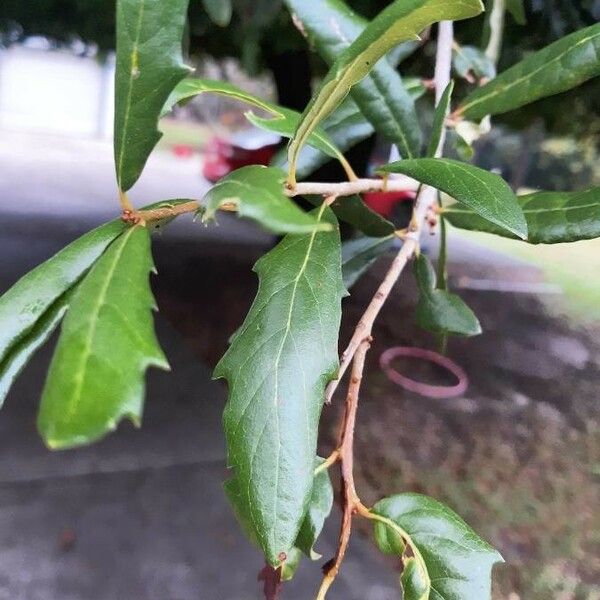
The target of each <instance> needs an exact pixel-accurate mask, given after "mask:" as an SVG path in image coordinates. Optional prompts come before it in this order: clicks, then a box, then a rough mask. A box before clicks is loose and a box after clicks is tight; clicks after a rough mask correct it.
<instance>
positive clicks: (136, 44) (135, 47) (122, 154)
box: [118, 0, 146, 188]
mask: <svg viewBox="0 0 600 600" xmlns="http://www.w3.org/2000/svg"><path fill="white" fill-rule="evenodd" d="M139 3H140V8H139V12H138V18H137V23H136V30H135V34H134V39H133V40H132V41H133V48H132V50H131V55H130V58H131V66H130V68H129V77H128V79H127V85H128V90H127V101H126V103H125V114H124V115H123V132H122V134H121V147H120V148H119V173H118V176H119V188H120V187H121V182H122V179H123V161H124V159H125V146H126V143H125V140H126V137H127V129H128V127H129V116H130V113H131V105H132V102H131V98H132V95H133V74H132V72H131V71H132V69H133V67H134V58H133V57H136V59H137V57H138V48H139V44H140V35H141V33H142V20H143V18H144V9H145V7H146V0H139ZM137 60H139V59H137ZM138 68H139V66H138Z"/></svg>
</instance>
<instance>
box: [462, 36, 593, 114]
mask: <svg viewBox="0 0 600 600" xmlns="http://www.w3.org/2000/svg"><path fill="white" fill-rule="evenodd" d="M597 37H600V33H597V34H595V35H591V36H590V37H586V38H584V39H582V40H580V41H579V42H577V43H576V44H575V45H574V46H571V47H569V48H568V49H567V50H565V51H564V52H561V53H560V54H559V55H557V56H555V57H554V58H553V59H552V60H550V61H549V62H545V63H543V64H542V66H540V67H538V68H537V69H535V70H534V71H531V72H530V73H528V74H527V75H523V76H521V77H519V78H517V79H515V80H513V81H512V82H510V83H508V84H507V85H506V86H504V87H502V88H500V89H497V90H495V91H494V90H492V91H491V92H490V93H489V94H486V95H483V96H481V97H480V98H477V99H475V100H473V101H472V102H470V103H468V104H465V105H464V106H462V107H461V109H460V112H461V113H465V112H467V111H468V110H470V109H472V108H473V107H474V106H477V105H478V104H481V103H482V102H486V101H487V100H489V99H490V98H493V97H494V96H498V95H499V94H503V93H505V92H506V91H508V90H510V89H512V88H513V87H514V86H515V85H518V84H520V83H523V82H524V81H527V80H529V79H532V78H533V77H534V76H535V75H537V74H538V73H539V72H540V71H544V70H545V69H546V68H547V67H549V66H550V65H552V64H553V63H555V62H558V61H560V60H562V59H563V58H564V57H565V56H566V55H567V54H569V53H570V52H572V51H574V50H576V49H577V48H578V47H579V46H580V45H581V44H585V43H587V42H589V41H592V40H594V39H595V38H597ZM516 66H517V65H515V67H516ZM513 68H514V67H513Z"/></svg>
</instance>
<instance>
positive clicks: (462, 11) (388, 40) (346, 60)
mask: <svg viewBox="0 0 600 600" xmlns="http://www.w3.org/2000/svg"><path fill="white" fill-rule="evenodd" d="M482 10H483V5H482V4H481V1H480V0H396V1H395V2H394V3H392V4H391V5H390V6H388V7H387V8H386V9H384V10H383V11H382V12H381V13H380V14H379V15H378V16H377V17H376V18H375V19H374V20H373V21H371V23H370V24H369V25H368V26H367V27H366V29H364V31H363V32H362V33H361V34H360V35H359V36H358V37H357V38H356V39H355V40H354V42H353V43H352V44H351V45H350V46H349V47H348V48H347V49H346V50H345V51H344V52H343V53H342V54H341V55H340V56H339V57H338V58H337V59H336V62H335V63H334V64H333V66H332V67H331V69H330V71H329V73H328V74H327V76H326V77H325V79H324V81H323V83H322V84H321V87H320V89H319V91H318V92H317V93H316V94H315V95H314V96H313V98H312V100H311V101H310V103H309V104H308V106H307V108H306V110H305V111H304V113H303V115H302V120H301V122H300V125H299V127H298V129H297V131H296V135H295V136H294V138H293V139H292V141H291V143H290V146H289V151H288V160H289V165H290V174H289V179H290V183H291V184H294V183H295V181H296V175H295V174H296V162H297V160H298V154H299V152H300V149H301V148H302V146H303V145H304V144H305V143H306V141H307V139H308V137H309V135H310V133H311V132H312V131H314V129H315V127H317V126H318V125H319V123H321V122H322V121H323V119H325V118H326V117H327V115H329V114H331V113H332V112H333V111H334V110H335V109H336V108H337V107H338V106H339V105H340V103H341V102H342V100H343V99H344V98H345V97H346V95H347V94H348V93H349V92H350V90H351V89H352V87H353V86H354V85H356V84H357V83H358V82H359V81H361V80H362V79H363V78H364V77H365V76H366V75H368V74H369V72H370V71H371V70H372V69H373V68H374V67H375V65H376V64H377V62H378V61H379V59H381V58H382V57H383V56H384V55H385V54H386V52H388V51H389V50H390V49H391V48H393V47H394V46H396V45H398V44H399V43H400V42H403V41H407V40H411V39H415V38H417V37H418V34H419V33H420V32H421V31H422V30H423V29H425V28H426V27H428V26H429V25H431V24H433V23H436V22H438V21H442V20H458V19H466V18H468V17H473V16H476V15H478V14H479V13H481V11H482Z"/></svg>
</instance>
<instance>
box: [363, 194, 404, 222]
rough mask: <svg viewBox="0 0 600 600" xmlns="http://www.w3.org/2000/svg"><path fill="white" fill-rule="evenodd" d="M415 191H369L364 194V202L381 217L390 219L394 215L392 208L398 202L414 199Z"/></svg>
mask: <svg viewBox="0 0 600 600" xmlns="http://www.w3.org/2000/svg"><path fill="white" fill-rule="evenodd" d="M415 196H416V193H415V192H414V191H412V190H406V191H403V192H369V193H367V194H364V196H363V199H364V201H365V204H366V205H367V206H368V207H369V208H371V209H372V210H374V211H375V212H376V213H379V214H380V215H381V216H382V217H386V218H387V219H390V218H392V217H393V216H394V209H395V208H396V205H397V204H398V203H400V202H409V201H412V200H414V199H415Z"/></svg>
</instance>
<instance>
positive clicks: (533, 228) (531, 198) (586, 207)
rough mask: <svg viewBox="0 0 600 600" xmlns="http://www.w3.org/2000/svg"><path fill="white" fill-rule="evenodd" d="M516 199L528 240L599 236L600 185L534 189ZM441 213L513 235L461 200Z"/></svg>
mask: <svg viewBox="0 0 600 600" xmlns="http://www.w3.org/2000/svg"><path fill="white" fill-rule="evenodd" d="M518 201H519V204H520V205H521V208H522V209H523V214H524V215H525V219H527V227H528V230H529V235H528V237H527V241H528V242H529V243H530V244H560V243H563V242H576V241H578V240H589V239H593V238H597V237H600V187H595V188H592V189H589V190H587V191H585V192H571V193H568V192H537V193H535V194H528V195H526V196H519V198H518ZM442 214H443V216H444V218H446V219H448V221H449V222H450V223H452V225H454V226H455V227H459V228H461V229H470V230H475V231H485V232H486V233H494V234H496V235H501V236H503V237H513V236H512V235H511V234H510V233H509V232H507V231H506V230H505V229H502V228H501V227H496V226H495V225H494V224H493V223H490V222H489V221H486V220H485V219H482V218H481V217H480V216H479V215H477V214H476V213H474V212H473V211H472V210H470V209H469V208H467V207H466V206H463V205H461V204H455V205H453V206H449V207H448V208H445V209H444V212H443V213H442Z"/></svg>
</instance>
